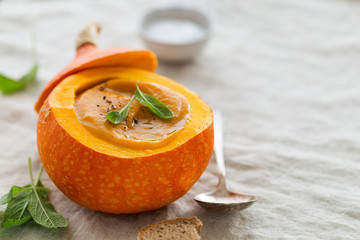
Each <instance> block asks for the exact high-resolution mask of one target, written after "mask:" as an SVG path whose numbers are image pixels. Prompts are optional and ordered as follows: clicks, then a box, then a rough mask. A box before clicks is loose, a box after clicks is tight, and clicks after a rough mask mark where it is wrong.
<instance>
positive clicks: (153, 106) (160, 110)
mask: <svg viewBox="0 0 360 240" xmlns="http://www.w3.org/2000/svg"><path fill="white" fill-rule="evenodd" d="M134 95H135V98H136V100H138V101H139V102H141V103H142V104H145V105H146V106H147V107H148V108H149V109H150V110H151V111H152V112H153V113H155V114H156V115H157V116H159V117H161V118H165V119H169V118H172V117H174V115H173V112H172V111H171V110H170V109H169V108H168V107H167V106H166V105H165V104H163V103H162V102H160V101H159V100H158V99H157V98H155V97H153V96H151V95H149V94H146V93H144V92H142V91H141V90H140V88H139V87H138V86H136V91H135V93H134Z"/></svg>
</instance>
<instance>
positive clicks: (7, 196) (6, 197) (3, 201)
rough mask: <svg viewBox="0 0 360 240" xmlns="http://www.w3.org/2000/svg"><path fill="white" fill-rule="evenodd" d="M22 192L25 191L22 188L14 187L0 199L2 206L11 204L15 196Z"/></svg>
mask: <svg viewBox="0 0 360 240" xmlns="http://www.w3.org/2000/svg"><path fill="white" fill-rule="evenodd" d="M22 191H24V189H23V188H22V187H18V186H12V187H11V189H10V191H9V192H8V193H7V194H5V195H4V196H2V197H1V198H0V205H4V204H6V203H8V202H10V200H11V199H12V198H13V196H15V194H17V193H19V192H22Z"/></svg>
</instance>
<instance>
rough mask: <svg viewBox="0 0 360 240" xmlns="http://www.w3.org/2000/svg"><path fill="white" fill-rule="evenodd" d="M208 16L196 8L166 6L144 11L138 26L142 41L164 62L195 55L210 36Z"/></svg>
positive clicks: (187, 59) (182, 59)
mask: <svg viewBox="0 0 360 240" xmlns="http://www.w3.org/2000/svg"><path fill="white" fill-rule="evenodd" d="M210 25H211V24H210V20H209V17H208V16H207V15H206V14H205V13H203V12H201V11H198V10H196V9H190V8H185V7H167V8H162V9H156V10H153V11H151V12H149V13H147V14H146V15H145V16H144V17H143V19H142V21H141V26H140V35H141V38H142V39H143V41H144V43H145V45H146V46H147V47H148V48H149V49H150V50H152V51H154V52H155V53H156V54H157V56H158V58H159V59H160V60H163V61H167V62H185V61H189V60H191V59H193V58H194V57H196V56H197V55H198V54H199V53H200V51H201V50H202V49H203V47H204V46H205V43H206V42H207V40H208V39H209V36H210Z"/></svg>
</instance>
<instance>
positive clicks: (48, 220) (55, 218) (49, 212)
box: [28, 190, 67, 229]
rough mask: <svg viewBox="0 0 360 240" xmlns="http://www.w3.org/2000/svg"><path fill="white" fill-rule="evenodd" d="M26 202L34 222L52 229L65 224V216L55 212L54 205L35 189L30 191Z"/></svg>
mask: <svg viewBox="0 0 360 240" xmlns="http://www.w3.org/2000/svg"><path fill="white" fill-rule="evenodd" d="M28 204H29V205H28V209H29V212H30V214H31V216H32V218H33V219H34V221H35V222H36V223H38V224H40V225H42V226H44V227H47V228H53V229H56V228H59V227H66V226H67V222H66V220H65V218H64V217H63V216H62V215H61V214H60V213H58V212H56V210H55V208H54V206H53V205H52V204H51V203H50V202H49V201H48V200H47V199H46V198H44V197H43V195H42V194H39V193H38V192H37V190H35V191H31V194H30V195H29V197H28Z"/></svg>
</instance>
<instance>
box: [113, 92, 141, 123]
mask: <svg viewBox="0 0 360 240" xmlns="http://www.w3.org/2000/svg"><path fill="white" fill-rule="evenodd" d="M134 99H135V97H134V96H133V97H132V98H131V99H130V101H129V102H128V104H126V106H125V107H123V108H122V109H121V110H120V111H111V112H109V113H108V114H106V118H107V119H108V120H109V121H110V122H112V123H113V124H119V123H121V122H122V121H124V120H125V118H126V117H127V115H128V114H129V110H130V105H131V103H132V102H133V101H134Z"/></svg>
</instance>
